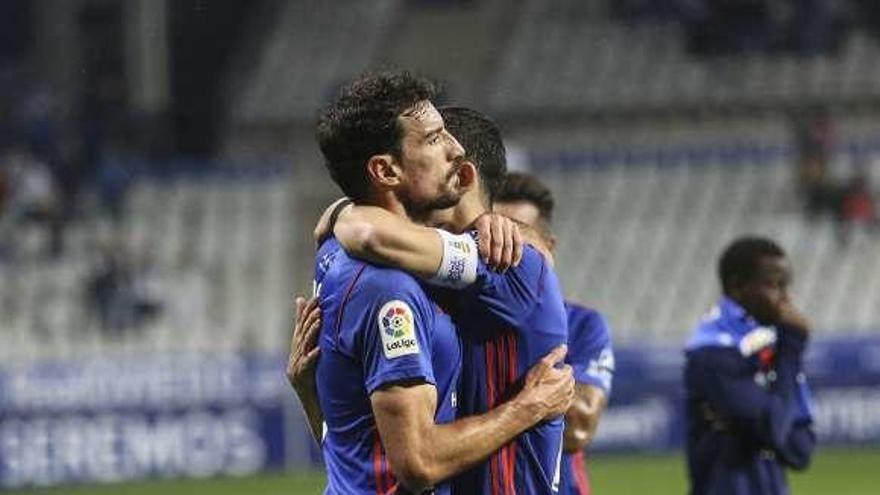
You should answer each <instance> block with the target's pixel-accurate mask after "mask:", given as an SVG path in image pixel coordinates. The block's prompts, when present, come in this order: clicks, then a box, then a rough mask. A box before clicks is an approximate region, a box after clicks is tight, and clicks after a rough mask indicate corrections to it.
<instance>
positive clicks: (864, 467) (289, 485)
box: [3, 449, 880, 495]
mask: <svg viewBox="0 0 880 495" xmlns="http://www.w3.org/2000/svg"><path fill="white" fill-rule="evenodd" d="M589 463H590V466H591V472H590V476H591V478H592V483H593V492H594V493H595V494H597V495H648V494H650V495H667V494H668V495H683V494H684V493H685V490H686V484H685V473H684V465H683V463H682V460H681V458H680V457H679V456H676V455H662V456H599V457H595V458H593V459H591V460H590V461H589ZM790 479H791V484H792V488H793V489H792V493H793V495H828V494H834V495H874V494H877V493H880V489H878V487H880V450H877V449H874V450H867V449H865V450H830V449H829V450H825V451H821V450H820V451H819V453H818V454H817V456H816V458H815V459H814V463H813V466H812V467H811V469H810V470H809V471H808V472H806V473H804V474H794V475H792V476H791V478H790ZM323 486H324V479H323V474H322V473H284V474H271V475H263V476H258V477H253V478H239V479H229V478H226V479H213V480H199V481H196V480H190V481H152V482H145V483H136V484H126V485H109V486H100V487H80V488H75V489H72V488H63V489H52V490H28V491H20V492H3V494H4V495H26V494H27V495H35V494H38V493H40V494H43V493H45V494H47V495H200V494H206V495H208V494H210V495H300V494H302V495H311V494H319V493H321V489H322V487H323Z"/></svg>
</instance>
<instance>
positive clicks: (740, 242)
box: [718, 236, 785, 293]
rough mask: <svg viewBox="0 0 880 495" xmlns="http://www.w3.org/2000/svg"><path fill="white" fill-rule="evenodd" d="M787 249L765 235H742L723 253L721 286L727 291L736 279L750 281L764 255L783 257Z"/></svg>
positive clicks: (719, 270) (719, 268)
mask: <svg viewBox="0 0 880 495" xmlns="http://www.w3.org/2000/svg"><path fill="white" fill-rule="evenodd" d="M783 256H785V251H784V250H783V249H782V248H781V247H779V245H778V244H776V243H775V242H773V241H771V240H770V239H767V238H764V237H754V236H748V237H740V238H739V239H736V240H735V241H733V242H732V243H730V244H729V245H728V246H727V248H725V249H724V253H722V254H721V260H720V261H719V262H718V276H719V278H720V279H721V287H722V288H723V289H724V292H725V293H727V292H728V291H729V290H730V289H731V288H733V283H734V282H735V281H739V282H742V281H749V280H752V279H754V277H755V276H756V275H757V274H758V265H759V263H760V261H761V258H764V257H774V258H776V257H783Z"/></svg>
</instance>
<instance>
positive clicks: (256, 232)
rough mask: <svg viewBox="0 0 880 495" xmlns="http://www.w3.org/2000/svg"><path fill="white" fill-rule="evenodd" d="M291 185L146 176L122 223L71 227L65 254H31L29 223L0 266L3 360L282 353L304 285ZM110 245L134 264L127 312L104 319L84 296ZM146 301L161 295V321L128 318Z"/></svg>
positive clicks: (257, 178)
mask: <svg viewBox="0 0 880 495" xmlns="http://www.w3.org/2000/svg"><path fill="white" fill-rule="evenodd" d="M292 191H293V188H292V187H291V186H290V180H289V175H286V174H284V173H282V172H278V171H274V172H269V173H266V172H260V173H255V172H254V171H253V170H251V171H244V172H229V171H221V172H214V173H204V172H202V173H198V174H195V175H191V176H186V175H184V176H180V177H177V178H173V179H168V178H155V177H154V178H150V177H146V178H141V179H140V180H138V181H137V182H136V183H135V185H134V186H133V188H132V190H131V192H130V207H129V212H128V216H127V219H126V221H125V223H124V225H123V226H122V227H112V226H110V225H109V221H108V220H91V221H83V222H76V223H74V224H73V225H72V226H71V228H70V230H69V232H68V246H69V247H68V250H67V252H66V253H65V255H64V256H62V257H61V258H59V259H57V260H53V261H48V262H47V261H45V260H43V259H42V258H39V257H36V256H33V255H32V254H29V251H31V252H32V251H33V249H30V250H29V249H28V246H27V243H28V242H27V238H28V237H33V236H32V235H29V234H28V232H27V231H23V232H22V235H21V236H20V239H19V240H20V242H19V244H20V246H19V251H20V252H19V253H18V255H17V256H16V261H15V263H0V277H2V279H3V281H4V283H2V284H0V307H2V308H3V313H4V322H3V330H4V331H3V332H0V340H2V341H0V359H2V360H3V361H4V362H9V361H20V360H24V361H27V360H32V359H35V358H38V357H49V356H64V357H72V356H89V355H96V354H99V353H110V354H113V353H114V352H124V351H126V350H128V351H134V350H137V351H138V352H141V351H144V352H146V351H150V350H153V351H170V350H176V351H184V350H190V351H193V350H204V351H220V350H234V349H263V350H275V349H277V348H278V345H279V342H283V339H284V338H286V335H287V332H288V328H287V327H288V321H287V319H288V318H287V313H288V311H289V309H288V308H289V307H290V305H291V301H290V294H292V293H293V290H294V289H293V288H292V284H294V283H295V281H294V280H293V277H292V276H290V274H291V252H290V246H291V243H292V242H293V238H294V234H293V232H294V230H295V229H296V227H297V222H296V219H295V218H296V217H295V215H293V214H292V208H293V207H294V206H293V203H292V199H291V198H292V195H293V193H292ZM31 244H33V243H31ZM107 249H110V250H111V251H115V252H111V253H110V254H112V255H113V256H119V257H121V259H122V260H123V262H125V263H126V264H127V265H126V266H127V267H128V269H129V270H130V272H126V275H125V277H123V278H125V279H127V280H129V281H130V285H125V286H124V287H123V288H122V289H120V292H121V293H122V294H123V295H124V297H126V298H127V299H125V300H124V303H120V304H122V305H121V306H118V310H119V311H120V312H122V315H121V316H120V318H122V319H121V320H112V321H110V322H109V323H106V324H104V325H102V321H101V319H100V318H99V315H97V314H96V310H95V308H92V309H90V305H89V304H88V303H87V301H88V298H89V295H90V291H93V290H94V286H90V280H93V278H94V273H95V271H96V270H95V267H100V266H102V263H106V260H102V259H101V256H102V253H104V252H105V251H106V250H107ZM90 287H91V288H90ZM114 294H115V292H114ZM139 297H149V298H151V299H152V298H155V300H151V301H150V302H152V303H154V304H156V305H158V306H159V308H160V309H159V311H158V315H157V316H156V317H154V318H145V319H143V321H140V322H139V320H137V319H136V316H135V315H132V314H129V313H130V312H132V311H137V309H136V308H134V307H132V304H138V298H139ZM132 300H133V301H132ZM116 301H117V303H119V301H118V300H116ZM108 304H110V305H111V306H112V305H113V304H116V303H112V302H110V303H108ZM111 311H112V309H111ZM106 325H109V326H110V328H102V327H105V326H106Z"/></svg>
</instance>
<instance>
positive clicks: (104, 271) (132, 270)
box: [86, 240, 162, 335]
mask: <svg viewBox="0 0 880 495" xmlns="http://www.w3.org/2000/svg"><path fill="white" fill-rule="evenodd" d="M160 293H161V290H160V288H159V285H158V283H157V279H156V274H155V271H154V269H153V265H152V262H151V260H150V258H149V257H148V256H146V255H142V256H137V255H134V254H133V253H132V252H131V251H129V250H128V249H127V247H126V246H125V245H124V244H123V243H122V242H119V241H118V240H111V241H106V242H103V243H101V244H100V245H99V246H98V258H97V260H96V263H95V266H94V267H93V268H92V271H91V273H90V274H89V276H88V279H87V280H86V294H87V297H88V299H87V306H88V309H89V311H90V313H91V314H92V315H94V316H96V317H97V319H98V321H99V322H100V325H101V328H102V330H103V331H104V332H105V333H108V334H114V335H119V334H122V333H123V332H126V331H128V330H137V329H140V328H141V327H142V326H143V324H144V323H145V322H147V321H149V320H151V319H153V318H155V317H156V316H158V315H159V314H160V313H161V312H162V302H161V297H160Z"/></svg>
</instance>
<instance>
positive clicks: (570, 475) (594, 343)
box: [452, 129, 614, 495]
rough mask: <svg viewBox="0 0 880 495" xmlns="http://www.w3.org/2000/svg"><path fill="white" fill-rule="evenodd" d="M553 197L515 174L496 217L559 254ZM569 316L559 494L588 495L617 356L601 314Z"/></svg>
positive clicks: (573, 307)
mask: <svg viewBox="0 0 880 495" xmlns="http://www.w3.org/2000/svg"><path fill="white" fill-rule="evenodd" d="M452 132H455V131H454V129H452ZM555 203H556V202H555V200H554V199H553V193H552V192H551V191H550V189H549V188H548V187H547V186H546V185H544V184H543V183H542V182H541V181H540V180H539V179H538V178H537V177H535V176H533V175H529V174H524V173H520V172H511V173H509V174H507V177H505V179H504V185H503V186H502V187H501V190H500V191H499V193H498V197H497V198H496V199H495V211H496V212H499V213H501V214H502V215H505V216H507V217H509V218H512V219H514V220H516V221H518V222H521V223H523V224H525V225H528V226H530V227H531V228H533V229H534V230H535V231H536V232H537V233H538V234H539V235H540V236H541V237H542V238H543V239H544V241H545V242H546V243H547V245H548V246H549V247H550V249H551V251H555V247H556V236H555V235H554V234H553V232H552V230H551V223H552V220H553V209H554V207H555ZM565 309H566V311H567V313H568V355H566V357H565V362H566V363H568V364H570V365H571V367H572V369H573V370H574V378H575V380H576V381H577V384H576V386H575V400H574V403H573V404H572V405H571V407H570V408H569V409H568V411H567V412H566V413H565V440H564V450H565V455H564V458H563V461H562V476H561V483H560V486H559V493H561V494H566V495H588V494H589V493H590V482H589V478H588V476H587V469H586V462H585V459H584V457H585V456H584V449H585V448H586V447H587V445H589V443H590V442H591V441H592V440H593V437H594V436H595V434H596V428H597V427H598V425H599V419H600V418H601V416H602V412H603V411H604V410H605V406H606V405H607V404H608V398H609V396H610V394H611V381H612V378H613V375H614V351H613V350H612V348H611V332H610V330H609V328H608V323H607V322H606V320H605V318H604V317H603V316H602V314H601V313H599V312H598V311H596V310H595V309H593V308H588V307H586V306H583V305H581V304H578V303H575V302H572V301H566V302H565Z"/></svg>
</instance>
